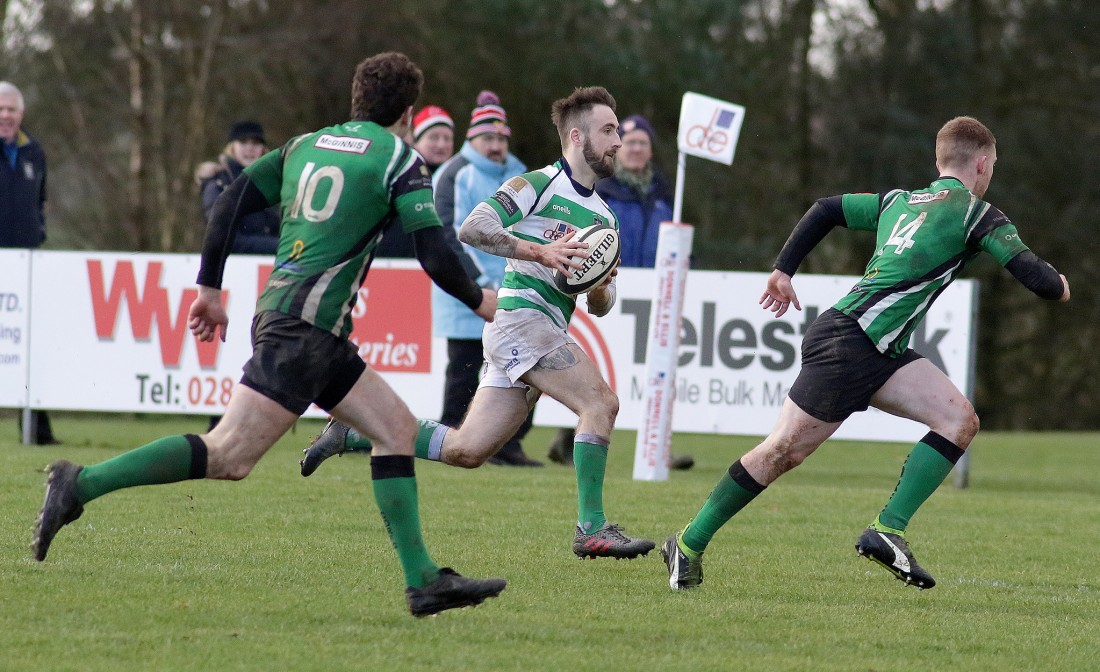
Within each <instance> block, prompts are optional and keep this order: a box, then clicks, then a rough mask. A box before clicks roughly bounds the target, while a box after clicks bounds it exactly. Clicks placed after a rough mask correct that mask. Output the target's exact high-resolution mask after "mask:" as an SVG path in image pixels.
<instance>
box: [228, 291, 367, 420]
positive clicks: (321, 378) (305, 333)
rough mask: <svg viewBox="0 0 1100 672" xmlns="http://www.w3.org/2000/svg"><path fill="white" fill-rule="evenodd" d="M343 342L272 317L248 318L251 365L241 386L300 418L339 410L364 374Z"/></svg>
mask: <svg viewBox="0 0 1100 672" xmlns="http://www.w3.org/2000/svg"><path fill="white" fill-rule="evenodd" d="M366 366H367V365H366V364H364V363H363V360H362V358H360V357H359V351H358V349H357V348H356V347H355V346H354V345H353V344H352V343H350V342H349V341H348V340H347V339H346V338H341V337H339V336H335V335H333V334H331V333H329V332H327V331H321V330H320V329H318V328H317V327H315V326H313V325H312V324H309V323H308V322H304V321H302V320H300V319H298V318H296V317H291V316H290V315H284V314H283V313H279V312H275V311H270V310H268V311H264V312H262V313H257V314H256V317H254V318H252V359H249V360H248V361H247V362H246V363H245V365H244V376H242V377H241V384H242V385H246V386H248V387H251V388H252V389H254V390H256V391H257V392H259V393H260V394H262V395H264V396H265V397H267V398H268V399H272V400H274V401H276V402H278V403H279V404H280V405H281V406H283V407H284V408H286V409H287V410H288V411H292V412H294V413H297V414H298V415H301V414H303V413H305V412H306V409H308V408H309V405H310V404H313V403H316V404H317V405H318V406H320V407H321V408H323V409H324V410H326V411H329V410H332V408H333V407H334V406H336V405H337V404H339V403H340V402H341V401H342V400H343V399H344V397H345V396H347V393H348V392H349V391H351V388H352V387H353V386H354V385H355V382H356V381H357V380H359V376H361V375H362V374H363V371H364V370H365V369H366Z"/></svg>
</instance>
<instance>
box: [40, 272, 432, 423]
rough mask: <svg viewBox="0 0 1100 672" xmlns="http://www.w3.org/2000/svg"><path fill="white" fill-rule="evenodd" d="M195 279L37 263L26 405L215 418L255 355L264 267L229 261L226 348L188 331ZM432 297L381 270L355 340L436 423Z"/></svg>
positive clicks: (367, 289)
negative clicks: (253, 328)
mask: <svg viewBox="0 0 1100 672" xmlns="http://www.w3.org/2000/svg"><path fill="white" fill-rule="evenodd" d="M198 268H199V258H198V256H197V255H196V256H190V255H170V254H164V255H154V254H122V253H107V252H95V253H88V252H53V253H42V254H41V256H40V257H38V258H36V261H35V266H34V269H33V276H32V288H33V294H32V298H33V301H34V305H35V306H43V307H44V308H43V309H40V310H36V311H34V313H33V315H32V320H31V332H32V334H33V335H34V349H35V357H34V362H33V365H32V366H31V376H30V378H31V384H30V395H31V399H30V401H31V405H32V406H34V407H36V408H56V409H83V410H99V411H133V412H157V413H200V414H207V413H211V414H217V413H220V412H222V411H223V410H224V408H225V404H226V402H227V401H228V399H229V391H230V390H231V389H232V387H233V384H234V383H235V382H236V381H237V380H239V379H240V376H241V366H242V365H243V364H244V363H245V361H246V360H247V359H248V357H249V356H250V355H251V352H252V348H251V339H250V330H251V323H252V315H253V310H254V308H255V304H256V297H257V296H258V295H259V290H260V288H261V287H262V286H263V283H264V282H265V280H266V278H267V275H268V274H269V273H270V272H271V262H270V259H269V258H267V257H251V256H235V257H230V259H229V262H228V264H227V265H226V269H225V275H224V280H223V283H222V288H223V292H224V294H223V295H224V297H225V298H224V301H225V305H226V307H227V312H228V314H229V329H228V331H227V338H226V341H225V342H224V343H222V342H213V343H202V344H200V343H198V342H197V341H196V339H195V338H194V337H193V336H191V334H190V332H189V331H188V329H187V311H188V308H189V307H190V305H191V302H192V301H193V300H194V297H195V293H196V290H195V276H196V274H197V272H198ZM429 288H430V281H429V280H428V278H427V276H426V275H425V274H424V272H423V271H422V270H420V268H419V266H417V265H416V263H415V262H408V263H406V264H400V263H379V264H378V265H377V268H376V269H374V270H372V272H371V274H370V279H369V281H368V283H367V284H366V285H364V287H363V288H362V289H360V291H359V302H358V304H357V306H356V308H355V309H354V311H353V316H354V318H355V331H354V333H353V336H352V338H353V340H355V341H356V342H357V343H358V344H359V348H360V353H361V354H362V355H363V356H364V359H366V360H367V361H369V362H371V363H372V364H373V365H374V366H375V368H376V369H378V370H379V371H380V372H382V373H383V375H385V376H386V378H387V380H388V382H389V383H390V384H391V385H392V386H393V387H394V388H395V389H396V390H397V391H398V393H399V394H400V395H401V396H402V397H403V398H404V399H406V400H407V401H409V402H410V406H412V407H413V411H414V413H418V414H422V415H425V416H429V417H431V416H436V415H438V413H439V407H440V406H441V401H440V397H441V394H442V393H440V394H433V395H428V394H425V390H427V389H435V390H442V382H443V374H442V371H443V367H444V366H445V361H444V362H437V361H433V350H434V349H435V348H434V347H433V343H432V339H431V334H430V331H431V319H430V311H429V308H428V305H429V303H430V294H429ZM442 356H443V358H444V359H445V357H446V351H445V349H444V352H443V355H442ZM309 414H311V415H320V414H321V413H320V411H319V410H318V409H316V408H314V409H311V411H310V413H309Z"/></svg>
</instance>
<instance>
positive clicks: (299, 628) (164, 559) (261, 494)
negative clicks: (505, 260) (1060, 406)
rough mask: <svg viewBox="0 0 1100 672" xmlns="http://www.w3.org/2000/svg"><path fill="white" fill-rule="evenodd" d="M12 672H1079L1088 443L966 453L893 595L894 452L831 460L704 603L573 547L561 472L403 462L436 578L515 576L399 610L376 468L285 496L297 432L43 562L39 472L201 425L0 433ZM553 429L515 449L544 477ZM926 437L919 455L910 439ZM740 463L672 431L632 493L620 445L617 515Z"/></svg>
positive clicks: (102, 514) (711, 555)
mask: <svg viewBox="0 0 1100 672" xmlns="http://www.w3.org/2000/svg"><path fill="white" fill-rule="evenodd" d="M0 423H2V424H0V430H2V429H4V427H6V428H7V431H0V437H2V438H0V469H2V470H3V474H4V475H3V480H4V487H3V488H0V524H2V533H0V670H20V671H29V670H77V669H79V670H111V671H112V672H120V671H126V670H142V671H146V670H264V671H268V670H345V669H346V670H352V669H354V670H372V669H384V670H403V671H404V670H523V671H524V672H533V671H538V670H560V669H568V670H604V669H613V670H616V671H617V672H625V671H629V670H642V669H662V670H693V671H695V670H725V669H734V670H765V669H766V670H896V669H910V670H945V669H954V670H1060V669H1064V670H1081V669H1097V668H1098V667H1100V663H1097V660H1098V658H1097V655H1098V654H1097V651H1098V649H1097V642H1100V580H1098V573H1097V569H1096V567H1097V558H1098V554H1100V484H1098V482H1097V474H1100V450H1098V439H1100V436H1097V435H1095V434H1091V435H1090V434H996V433H983V434H981V435H979V438H978V440H977V441H976V442H975V445H974V449H973V450H974V452H973V458H972V459H973V474H972V480H971V487H970V488H969V489H966V490H957V489H955V488H954V487H952V486H951V479H950V478H949V479H948V483H947V484H945V485H944V487H943V488H941V489H940V491H939V492H937V493H936V495H935V496H933V498H932V499H931V500H930V501H929V502H928V504H926V505H925V507H924V508H923V509H922V510H921V512H920V513H919V514H918V515H917V517H916V518H915V520H914V522H913V524H912V525H911V526H910V532H909V539H910V542H911V544H912V546H913V549H914V552H915V553H916V555H917V558H918V560H919V561H920V562H921V564H922V565H923V566H925V567H926V568H928V569H929V570H930V571H931V572H932V574H933V575H934V576H935V577H936V579H937V580H938V581H939V585H938V586H937V587H936V588H934V589H932V590H930V591H925V592H918V591H917V590H916V589H914V588H904V587H903V586H902V584H901V582H899V581H897V580H895V579H894V578H893V577H892V576H890V575H889V574H888V573H887V572H886V571H885V570H883V569H881V568H879V567H877V566H875V565H872V564H871V563H869V562H867V561H866V560H863V559H861V558H859V557H857V556H856V553H855V551H854V549H853V544H854V542H855V539H856V537H857V536H858V534H859V532H860V531H861V530H862V528H863V527H864V526H865V525H866V524H867V522H869V521H870V520H871V519H872V518H873V517H874V515H875V514H876V513H877V512H878V510H879V509H880V508H881V507H882V505H883V503H884V502H885V501H886V498H887V497H888V496H889V494H890V491H891V489H892V488H893V486H894V483H895V480H896V478H897V475H898V472H899V470H900V468H901V464H902V462H903V460H904V458H905V455H906V453H907V452H908V446H906V445H901V444H871V443H857V442H839V441H838V442H830V443H828V444H826V445H825V446H824V447H823V448H822V449H820V450H819V451H818V452H817V454H815V455H814V456H813V457H812V458H811V459H810V460H809V461H807V463H806V464H804V465H803V466H802V467H800V468H799V469H797V470H795V471H794V472H792V473H790V474H788V475H786V476H784V477H783V478H782V479H780V480H779V482H777V483H776V484H775V485H774V486H773V487H771V488H769V489H768V490H767V491H765V493H764V494H763V495H762V496H761V497H760V498H759V499H758V500H757V501H756V502H754V503H753V505H752V506H751V507H750V508H748V509H746V510H745V511H744V512H743V513H742V514H741V515H739V516H737V517H736V518H735V519H734V520H733V521H731V523H730V524H729V525H727V526H726V527H725V528H723V529H722V530H721V531H720V532H719V533H718V535H717V536H716V537H715V540H714V542H713V543H712V545H711V547H710V549H709V550H708V551H707V554H706V556H705V557H706V560H705V570H706V573H705V576H706V581H705V583H704V584H703V586H702V587H701V588H699V589H697V590H694V591H690V592H684V593H674V592H672V591H670V590H669V589H668V586H667V574H666V572H665V568H664V565H663V563H662V562H661V560H660V554H659V552H658V551H654V552H653V553H651V554H650V556H649V557H647V558H641V559H638V560H634V561H614V560H588V561H583V562H582V561H580V560H577V559H576V558H574V557H573V555H572V553H571V552H570V548H569V546H570V542H571V539H572V534H573V520H574V517H575V508H576V485H575V481H574V477H573V472H572V470H571V469H565V468H563V467H560V466H557V465H553V464H548V465H547V467H546V468H544V469H515V468H507V467H493V466H491V465H486V466H484V467H482V468H481V469H477V470H474V471H463V470H460V469H455V468H451V467H446V466H443V465H438V464H428V463H425V462H423V461H418V462H417V474H418V477H419V484H420V503H421V518H422V520H423V524H424V529H425V537H426V540H427V543H428V547H429V549H430V550H431V553H432V555H433V557H434V558H435V559H436V561H437V562H439V563H440V564H442V565H451V566H453V567H455V568H456V569H457V570H458V571H460V572H462V573H465V574H468V575H472V576H503V577H505V578H507V579H508V580H509V586H508V589H507V590H506V591H505V592H504V593H503V594H502V595H501V597H499V598H497V599H494V600H490V601H488V602H486V603H485V604H484V605H482V606H480V607H478V608H476V609H465V610H459V611H450V612H445V613H443V614H440V615H439V616H436V617H433V618H428V619H415V618H413V617H411V616H409V615H408V613H407V611H406V609H405V605H404V596H403V592H402V588H403V583H402V578H401V572H400V567H399V565H398V563H397V559H396V556H395V554H394V552H393V549H392V548H391V547H390V545H389V542H388V540H387V538H386V536H385V533H384V531H383V529H382V525H381V522H380V519H379V516H378V512H377V509H376V507H375V504H374V499H373V496H372V494H371V490H370V467H369V461H368V460H367V459H365V458H363V457H359V456H353V455H349V456H345V457H342V458H339V459H337V458H334V459H332V460H330V461H329V462H327V463H326V464H324V465H323V466H322V467H321V468H320V469H319V470H318V472H317V473H316V474H314V475H313V476H312V477H310V478H308V479H303V478H302V477H301V476H300V475H299V474H298V464H297V462H298V459H299V457H300V456H301V453H300V450H301V448H302V446H303V445H305V443H307V442H308V439H309V437H310V436H311V435H312V434H314V433H316V432H317V431H319V430H320V427H321V423H320V422H316V421H302V422H301V423H300V424H299V427H298V429H297V432H296V433H295V434H291V435H288V436H287V437H286V438H284V439H283V441H282V442H280V443H279V444H278V445H277V446H276V447H275V448H274V449H273V450H272V451H271V453H270V454H269V455H268V456H267V457H266V458H265V459H264V460H263V461H261V463H260V464H259V465H258V467H257V468H256V470H255V471H254V472H253V474H252V475H251V476H250V477H249V478H248V479H246V480H245V481H243V482H240V483H215V482H205V481H204V482H187V483H180V484H175V485H170V486H161V487H154V488H142V489H133V490H125V491H120V492H116V493H113V494H111V495H108V496H106V497H104V498H103V499H100V500H97V501H95V502H92V503H91V504H90V505H89V507H88V509H87V510H86V511H85V513H84V516H83V517H82V518H81V519H80V520H78V521H76V522H75V523H74V524H72V525H70V526H68V527H66V528H65V529H63V530H62V531H61V533H60V534H59V535H58V537H57V539H56V541H55V543H54V545H53V547H52V549H51V551H50V557H49V559H48V560H47V561H46V562H44V563H41V564H40V563H36V562H34V561H33V560H32V559H31V557H30V551H29V549H28V545H29V543H30V536H31V529H32V526H33V523H34V517H35V515H36V513H37V510H38V508H39V506H40V505H41V499H42V493H43V487H42V482H43V474H42V468H43V467H44V466H45V465H46V464H47V463H48V462H50V461H52V460H53V459H56V458H59V457H65V458H68V459H72V460H74V461H77V462H81V463H91V462H96V461H99V460H102V459H105V458H107V457H111V456H113V455H116V454H118V453H119V452H121V451H123V450H126V449H129V448H131V447H134V446H137V445H140V444H142V443H145V442H147V441H149V440H151V439H154V438H157V437H159V436H161V435H164V434H170V433H183V432H194V431H201V430H202V429H203V428H205V425H206V420H205V418H188V417H167V418H165V417H161V418H126V417H120V416H92V415H79V414H76V415H64V414H58V415H56V416H55V417H54V425H55V431H56V432H57V434H58V436H60V437H61V438H62V439H64V440H65V444H64V445H61V446H48V447H26V446H21V445H19V444H18V443H17V441H16V440H15V438H16V430H15V417H14V415H11V414H10V412H9V413H8V414H7V415H0ZM551 436H552V430H550V429H536V430H534V431H533V432H532V433H531V434H530V436H529V437H528V439H527V440H526V442H525V446H526V448H527V450H528V452H529V453H530V454H531V455H532V456H534V457H539V458H541V457H543V455H544V453H545V446H547V445H548V444H549V442H550V438H551ZM914 438H916V437H914ZM753 443H754V441H753V440H752V439H744V438H730V437H719V436H705V435H677V436H676V437H674V446H675V450H676V452H678V453H690V454H693V455H694V456H695V458H696V467H695V468H694V469H693V470H691V471H689V472H675V473H673V474H672V477H671V479H670V480H669V481H668V482H665V483H636V482H634V481H632V480H631V478H630V473H631V468H632V467H631V465H632V455H633V447H634V434H633V433H632V432H618V433H616V435H615V437H614V441H613V445H612V452H611V458H610V461H609V466H608V478H607V486H606V496H605V504H606V508H607V511H608V514H609V516H610V518H611V519H612V520H615V521H617V522H621V523H623V524H625V525H626V526H627V529H628V531H630V532H632V533H636V534H641V535H645V536H649V537H651V538H652V539H654V540H655V541H657V542H658V543H660V541H661V540H663V539H664V537H665V536H667V535H668V534H669V533H671V532H672V531H674V530H676V529H678V528H680V527H682V526H683V525H684V524H685V523H686V522H687V519H688V518H689V517H690V516H691V515H693V514H694V512H695V511H696V510H697V509H698V507H699V505H700V504H701V503H702V502H703V500H704V499H705V498H706V496H707V494H708V493H709V492H710V489H711V488H712V487H713V485H714V483H715V482H717V480H718V478H719V477H720V476H721V474H722V472H723V471H725V469H726V468H727V467H728V466H729V464H730V463H731V462H732V461H733V460H735V459H736V458H737V457H738V456H740V454H741V453H743V452H744V451H745V450H747V449H748V448H750V447H751V446H752V445H753Z"/></svg>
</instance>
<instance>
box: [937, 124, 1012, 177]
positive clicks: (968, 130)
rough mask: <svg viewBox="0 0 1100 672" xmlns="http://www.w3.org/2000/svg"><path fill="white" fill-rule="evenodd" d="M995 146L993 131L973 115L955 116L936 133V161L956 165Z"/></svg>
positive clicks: (943, 164) (946, 164)
mask: <svg viewBox="0 0 1100 672" xmlns="http://www.w3.org/2000/svg"><path fill="white" fill-rule="evenodd" d="M996 146H997V138H995V137H993V131H991V130H989V129H988V128H986V127H985V124H983V123H982V122H980V121H978V120H977V119H975V118H974V117H955V118H954V119H952V120H951V121H949V122H947V123H946V124H944V125H943V128H941V129H940V132H939V133H937V134H936V163H938V164H940V165H941V166H958V165H960V164H964V163H966V162H968V161H970V160H972V159H974V158H976V157H977V156H978V155H979V154H980V153H982V152H983V151H988V150H991V149H993V148H994V147H996Z"/></svg>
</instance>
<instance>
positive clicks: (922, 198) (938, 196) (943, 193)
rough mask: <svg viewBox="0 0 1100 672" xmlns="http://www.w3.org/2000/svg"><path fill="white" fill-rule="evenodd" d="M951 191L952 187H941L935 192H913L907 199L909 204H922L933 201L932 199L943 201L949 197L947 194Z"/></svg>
mask: <svg viewBox="0 0 1100 672" xmlns="http://www.w3.org/2000/svg"><path fill="white" fill-rule="evenodd" d="M950 193H951V190H950V189H941V190H939V191H937V192H936V193H934V194H913V195H912V196H910V197H909V200H908V201H907V202H908V203H909V205H920V204H921V203H931V202H932V201H942V200H943V199H945V198H947V195H948V194H950Z"/></svg>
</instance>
